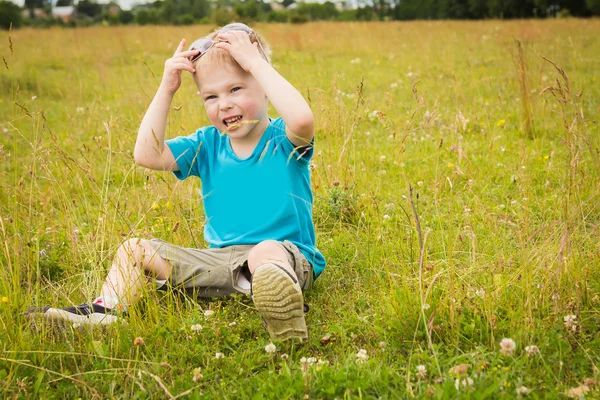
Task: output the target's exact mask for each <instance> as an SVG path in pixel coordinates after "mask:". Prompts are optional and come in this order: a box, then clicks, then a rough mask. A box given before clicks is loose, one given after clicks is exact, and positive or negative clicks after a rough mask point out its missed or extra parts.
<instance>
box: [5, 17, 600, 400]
mask: <svg viewBox="0 0 600 400" xmlns="http://www.w3.org/2000/svg"><path fill="white" fill-rule="evenodd" d="M210 29H211V27H208V26H194V27H126V28H125V27H123V28H116V27H113V28H101V27H95V28H89V29H78V30H60V29H52V30H20V31H14V32H11V33H10V34H8V33H6V32H5V33H1V34H0V42H2V43H3V45H2V46H3V47H2V56H3V57H4V60H5V63H6V68H5V67H2V72H0V89H1V90H0V93H1V95H0V96H1V97H0V135H1V136H0V138H1V139H0V146H1V147H0V188H1V189H0V221H1V224H0V265H1V266H2V268H1V269H0V297H2V301H1V302H0V326H1V327H2V329H0V348H1V350H2V354H1V355H0V390H2V396H3V397H7V398H19V397H22V398H39V397H41V398H70V399H71V398H78V397H81V398H94V397H96V398H100V397H101V398H110V397H114V398H169V397H171V396H177V395H180V394H184V395H185V396H187V397H188V398H256V399H262V398H273V399H281V398H293V399H300V398H311V399H312V398H314V399H318V398H323V399H333V398H339V399H353V398H390V399H396V398H407V397H411V396H414V397H418V398H421V397H426V396H429V397H434V398H438V399H446V398H458V397H464V398H477V399H480V398H507V399H509V398H515V397H516V396H517V394H516V388H518V387H521V386H525V387H527V388H529V389H530V390H531V393H530V394H529V396H528V397H530V398H561V397H563V398H564V396H565V395H566V394H567V393H568V391H569V390H571V389H572V388H577V387H579V386H580V385H582V384H584V383H585V384H586V385H587V387H588V388H589V389H590V392H588V393H587V396H588V397H592V398H595V397H599V396H600V394H599V393H598V391H597V389H596V387H595V385H594V384H593V382H592V381H591V380H590V378H593V379H598V377H597V376H596V375H597V374H598V372H597V364H598V362H599V357H600V340H599V339H598V326H599V324H600V313H599V312H598V307H599V302H600V297H599V296H600V294H599V291H600V279H599V278H600V276H599V273H598V265H600V245H599V241H598V237H599V235H600V232H599V230H600V186H599V184H598V182H599V173H600V153H599V147H600V139H599V137H600V135H599V133H600V132H599V128H598V124H597V122H596V121H597V120H598V118H599V117H600V115H599V114H600V100H599V99H600V81H599V78H600V70H599V69H598V59H597V56H596V54H600V42H599V41H598V40H597V37H598V36H599V35H600V20H598V19H590V20H574V19H568V20H548V21H513V22H503V21H485V22H409V23H385V24H384V23H348V24H330V23H315V24H307V25H301V26H288V25H262V26H258V27H257V29H258V30H259V31H260V32H261V33H262V34H263V35H264V36H265V37H266V38H267V39H268V40H269V41H270V43H271V46H272V48H273V50H274V57H273V62H274V65H275V66H276V68H277V69H278V70H279V71H280V72H281V73H282V74H283V75H284V76H285V77H287V78H288V79H289V80H290V81H291V82H292V83H293V84H294V85H295V86H296V87H298V88H299V90H301V92H302V93H303V94H305V96H306V97H307V98H309V99H310V102H311V106H312V108H313V111H314V113H315V117H316V120H317V141H316V152H315V157H314V159H313V164H314V169H313V174H312V180H313V188H314V193H315V206H314V219H315V224H316V228H317V232H318V246H319V248H320V249H321V251H322V252H323V253H324V254H325V256H326V258H327V261H328V267H327V269H326V270H325V272H324V273H323V274H322V276H321V277H320V278H319V279H318V280H317V281H316V285H315V289H314V290H313V291H312V292H310V293H309V294H308V295H307V300H308V303H309V304H310V306H311V310H310V312H309V313H308V315H307V323H308V325H309V330H310V337H311V338H310V340H309V342H308V343H306V344H303V345H300V344H298V343H287V344H282V343H276V345H277V352H276V353H275V354H268V353H267V352H266V351H265V346H266V345H267V344H269V343H270V340H269V338H268V334H267V333H266V331H265V330H264V328H263V327H262V323H261V321H260V318H259V316H258V315H257V313H256V311H255V310H254V307H253V305H252V302H251V301H250V300H249V299H247V298H244V297H241V296H240V297H235V298H231V299H216V300H211V301H200V300H198V301H197V300H195V299H191V298H189V297H185V296H181V295H178V294H176V293H164V292H160V293H155V292H148V293H147V294H146V295H145V296H144V298H143V300H142V301H141V302H140V303H139V304H137V305H136V306H135V307H133V308H132V311H131V316H130V318H129V319H128V322H129V323H128V324H127V325H126V326H122V327H110V328H106V329H94V330H78V329H73V330H68V331H66V332H65V331H57V330H52V329H49V328H41V329H39V328H35V327H32V326H30V325H29V322H28V321H27V320H26V319H25V318H24V316H23V312H24V311H25V310H26V309H27V308H29V307H30V306H32V305H43V304H52V305H54V306H67V305H72V304H78V303H80V302H83V301H88V300H90V299H93V297H94V295H95V293H96V292H97V291H98V289H99V286H100V284H101V282H102V279H103V278H104V275H105V273H106V270H107V268H108V266H109V263H110V260H111V257H112V256H113V254H114V252H115V250H116V249H117V247H118V246H119V244H120V243H121V242H122V241H123V240H125V239H126V238H129V237H144V238H148V237H159V238H161V239H164V240H167V241H170V242H173V243H177V244H180V245H184V246H204V245H205V243H204V242H203V238H202V222H203V213H202V207H201V204H200V203H199V195H198V192H197V189H198V188H199V185H198V182H197V181H193V180H188V181H185V182H178V181H177V180H176V179H175V178H174V177H173V176H172V175H171V174H168V173H160V172H153V171H146V170H144V169H143V168H140V167H137V166H135V165H134V162H133V158H132V151H133V146H134V143H135V137H136V133H137V128H138V126H139V123H140V121H141V118H142V116H143V114H144V112H145V110H146V107H147V106H148V105H149V103H150V101H151V99H152V96H153V95H154V91H155V90H156V88H157V87H158V84H159V80H160V76H161V74H162V67H163V63H164V60H165V59H167V58H168V57H170V55H171V54H172V52H173V48H174V46H176V44H177V43H178V41H179V40H180V39H181V38H182V37H185V38H186V39H188V40H193V39H194V38H196V37H198V36H201V35H203V34H205V33H206V32H208V31H209V30H210ZM9 36H10V40H9ZM515 40H519V41H520V42H521V44H522V46H523V60H524V62H525V65H526V69H525V71H526V76H525V77H524V79H522V78H523V76H522V75H520V73H519V70H520V66H519V57H518V48H517V44H516V42H515ZM9 41H10V42H11V43H12V45H9ZM11 46H12V50H11V48H10V47H11ZM542 56H545V57H547V58H548V59H550V60H551V61H553V62H554V63H556V65H557V66H558V67H560V68H562V69H563V70H564V73H565V75H564V76H563V75H561V74H560V72H559V71H558V70H557V69H556V68H555V67H554V66H553V65H552V64H551V63H549V62H548V61H545V60H544V59H543V58H542ZM566 78H567V79H568V82H569V86H568V91H567V89H566V88H567V86H566V80H565V79H566ZM522 82H525V83H526V87H525V88H523V86H522ZM520 85H521V86H520ZM559 85H560V86H559ZM550 86H551V87H554V92H552V90H546V91H544V89H546V88H548V87H550ZM195 91H196V89H195V88H194V87H193V84H192V80H191V79H190V78H189V76H186V77H185V79H184V84H183V86H182V88H181V89H180V92H179V93H178V94H177V96H176V98H175V100H174V103H173V106H175V107H178V106H182V108H181V109H180V110H179V111H175V110H173V111H172V112H171V115H170V119H169V129H168V133H167V135H168V136H169V137H173V136H176V135H182V134H189V133H190V132H193V131H194V130H195V129H196V128H197V127H199V126H203V125H206V124H208V120H207V117H206V115H205V114H204V112H203V108H202V104H201V102H200V101H199V99H198V98H197V97H196V96H195ZM524 93H527V94H528V96H529V100H530V101H531V113H532V117H533V130H534V134H533V138H528V136H527V134H526V132H525V130H524V129H523V128H522V127H523V126H524V125H523V122H522V121H523V115H522V113H523V111H522V110H523V105H522V104H523V98H522V97H523V95H524ZM553 93H554V95H553ZM411 186H412V188H413V196H412V202H411V196H410V189H409V187H411ZM413 208H414V212H413ZM415 213H416V215H418V216H419V221H420V228H421V229H420V232H419V229H417V224H416V219H415ZM419 235H421V237H422V241H423V246H422V250H423V251H422V254H423V256H422V258H421V257H420V254H421V247H420V245H419ZM207 309H210V310H214V311H215V313H214V314H213V315H212V316H210V317H205V316H204V313H203V311H205V310H207ZM567 315H576V316H577V320H576V322H577V327H576V329H575V330H573V329H569V328H568V327H566V326H565V321H564V317H565V316H567ZM233 323H235V324H233ZM196 324H200V325H201V326H202V329H201V330H200V331H194V330H192V329H191V327H192V326H193V325H196ZM324 336H330V340H329V341H328V342H327V341H323V343H321V339H322V338H323V337H324ZM138 337H140V338H143V344H141V345H134V340H135V339H136V338H138ZM503 338H512V339H513V340H514V341H515V342H516V350H515V351H514V353H513V355H511V356H508V355H504V354H502V353H501V352H500V347H499V343H500V341H501V340H502V339H503ZM531 345H536V346H538V347H539V350H540V353H539V354H538V355H535V356H528V355H527V353H526V352H525V347H526V346H531ZM361 349H364V350H366V354H367V355H368V359H367V360H365V362H357V361H360V358H359V357H358V356H357V354H358V353H359V351H360V350H361ZM216 353H223V354H224V357H223V358H216V357H215V354H216ZM284 353H285V354H287V355H288V356H289V357H288V358H287V359H283V358H282V357H281V355H282V354H284ZM303 357H304V358H307V359H308V358H311V357H314V358H316V359H317V360H321V362H316V363H314V364H308V363H307V362H304V363H303V362H302V358H303ZM458 364H468V365H469V369H468V371H467V373H466V374H462V375H461V376H460V377H459V382H458V383H459V386H460V381H462V380H465V381H466V380H467V378H470V379H472V380H473V385H472V387H471V388H461V389H460V390H458V391H457V389H456V388H455V383H456V381H455V379H456V378H457V376H456V374H454V373H453V372H452V371H453V370H452V369H453V367H454V366H456V365H458ZM418 365H424V366H425V367H426V370H427V374H426V376H425V377H419V375H418V373H417V368H416V367H417V366H418ZM197 368H201V370H196V372H198V371H200V372H201V374H202V378H201V379H196V381H194V379H193V378H194V370H195V369H197ZM196 378H199V376H196ZM586 379H587V380H586ZM579 390H582V388H580V389H579ZM188 391H189V392H188ZM568 394H571V395H574V394H573V393H568Z"/></svg>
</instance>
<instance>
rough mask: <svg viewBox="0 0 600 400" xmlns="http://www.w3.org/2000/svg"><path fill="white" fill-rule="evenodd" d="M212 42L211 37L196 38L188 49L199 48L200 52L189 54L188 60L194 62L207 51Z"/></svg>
mask: <svg viewBox="0 0 600 400" xmlns="http://www.w3.org/2000/svg"><path fill="white" fill-rule="evenodd" d="M213 44H214V42H213V41H212V39H208V38H200V39H198V40H196V41H195V42H194V43H192V45H191V46H190V48H189V50H200V53H198V54H196V55H195V56H191V57H190V61H192V62H194V61H196V60H197V59H199V58H200V57H201V56H202V55H203V54H204V53H206V52H207V51H208V49H210V48H211V47H212V45H213Z"/></svg>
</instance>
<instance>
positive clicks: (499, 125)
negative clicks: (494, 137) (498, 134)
mask: <svg viewBox="0 0 600 400" xmlns="http://www.w3.org/2000/svg"><path fill="white" fill-rule="evenodd" d="M504 124H506V121H505V120H503V119H501V120H500V121H498V122H497V123H496V126H497V127H501V126H504Z"/></svg>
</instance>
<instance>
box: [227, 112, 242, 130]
mask: <svg viewBox="0 0 600 400" xmlns="http://www.w3.org/2000/svg"><path fill="white" fill-rule="evenodd" d="M241 120H242V116H241V115H236V116H234V117H230V118H226V119H224V120H223V123H224V124H225V126H226V127H228V128H229V127H234V126H236V125H239V123H240V121H241Z"/></svg>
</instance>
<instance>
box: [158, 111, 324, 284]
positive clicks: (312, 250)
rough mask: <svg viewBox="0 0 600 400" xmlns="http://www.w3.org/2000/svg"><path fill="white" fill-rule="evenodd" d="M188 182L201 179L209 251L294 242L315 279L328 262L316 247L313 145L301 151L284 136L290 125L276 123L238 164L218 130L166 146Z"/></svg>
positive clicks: (202, 130) (178, 173) (211, 128)
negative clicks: (188, 178)
mask: <svg viewBox="0 0 600 400" xmlns="http://www.w3.org/2000/svg"><path fill="white" fill-rule="evenodd" d="M166 143H167V145H168V146H169V148H170V149H171V152H172V153H173V156H174V157H175V160H176V161H177V166H178V167H179V171H175V172H174V173H175V176H177V178H179V179H181V180H183V179H185V178H187V177H188V176H197V177H199V178H200V179H201V180H202V198H203V202H204V211H205V213H206V223H205V225H204V239H205V240H206V241H207V242H208V244H209V245H210V247H225V246H232V245H240V244H257V243H260V242H262V241H263V240H268V239H271V240H277V241H284V240H289V241H290V242H292V243H294V244H295V245H296V246H297V247H298V249H299V250H300V251H301V252H302V254H304V256H305V257H306V259H307V260H308V261H309V262H310V263H311V264H312V266H313V273H314V276H315V278H316V277H317V276H319V274H320V273H321V272H322V271H323V269H324V268H325V259H324V257H323V255H322V254H321V253H320V252H319V250H318V249H317V247H316V246H315V228H314V224H313V221H312V205H313V196H312V191H311V185H310V172H309V164H310V159H311V157H312V155H313V149H312V145H311V146H307V147H304V148H297V147H296V146H294V144H293V143H292V142H290V140H289V139H288V138H287V136H286V134H285V122H284V121H283V120H282V119H281V118H278V119H276V120H272V121H271V123H270V124H269V126H268V127H267V129H266V130H265V132H264V134H263V136H262V138H261V139H260V141H259V142H258V144H257V145H256V148H255V149H254V151H253V152H252V155H250V157H248V158H246V159H243V160H242V159H239V158H238V157H237V156H236V155H235V153H234V152H233V149H232V148H231V142H230V140H229V136H227V135H223V134H221V132H219V131H218V130H217V129H216V128H215V127H214V126H208V127H204V128H200V129H198V130H197V131H196V133H193V134H192V135H190V136H180V137H177V138H174V139H170V140H167V141H166Z"/></svg>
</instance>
